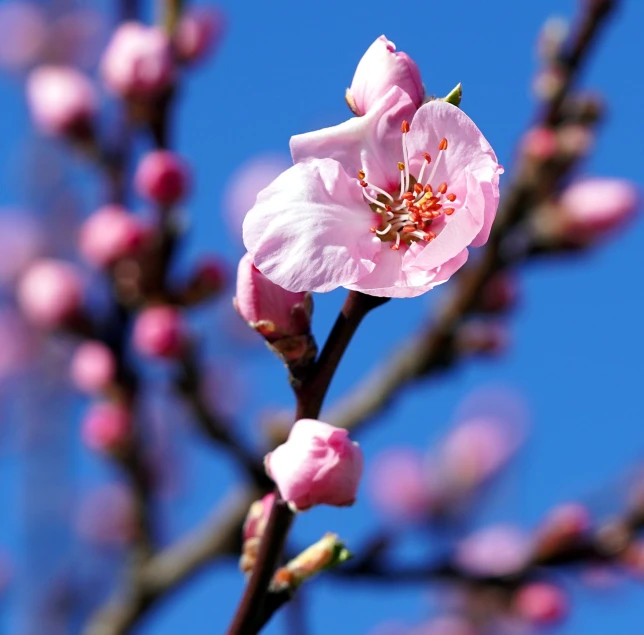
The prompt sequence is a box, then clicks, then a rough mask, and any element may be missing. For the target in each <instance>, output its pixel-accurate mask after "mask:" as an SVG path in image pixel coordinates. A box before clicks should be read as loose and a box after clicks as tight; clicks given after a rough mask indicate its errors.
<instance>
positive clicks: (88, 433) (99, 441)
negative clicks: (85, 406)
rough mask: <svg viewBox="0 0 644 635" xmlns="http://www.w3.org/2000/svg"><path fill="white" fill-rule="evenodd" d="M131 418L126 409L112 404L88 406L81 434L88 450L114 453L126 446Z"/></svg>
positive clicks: (103, 403) (104, 403)
mask: <svg viewBox="0 0 644 635" xmlns="http://www.w3.org/2000/svg"><path fill="white" fill-rule="evenodd" d="M131 425H132V417H131V414H130V412H129V410H128V409H127V408H125V407H124V406H122V405H120V404H116V403H112V402H102V403H96V404H93V405H92V406H90V408H89V410H88V411H87V412H86V413H85V418H84V419H83V423H82V429H81V434H82V437H83V441H84V443H85V445H87V447H88V448H90V449H92V450H96V451H97V452H114V451H116V450H118V449H120V448H122V447H123V446H124V445H126V444H127V442H128V439H129V436H130V431H131Z"/></svg>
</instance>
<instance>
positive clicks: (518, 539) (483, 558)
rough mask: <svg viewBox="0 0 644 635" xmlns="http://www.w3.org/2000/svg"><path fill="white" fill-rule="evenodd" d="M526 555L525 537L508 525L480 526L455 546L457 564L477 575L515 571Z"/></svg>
mask: <svg viewBox="0 0 644 635" xmlns="http://www.w3.org/2000/svg"><path fill="white" fill-rule="evenodd" d="M530 556H531V547H530V541H529V539H528V537H527V536H526V535H525V534H523V533H522V532H521V531H519V530H518V529H517V528H515V527H512V526H510V525H496V526H492V527H487V528H485V529H481V530H479V531H478V532H476V533H474V534H472V535H470V536H468V537H467V538H465V540H463V541H461V542H460V543H459V544H458V546H457V548H456V562H457V564H458V565H459V566H461V567H463V569H465V570H466V571H468V572H469V573H472V574H474V575H479V576H506V575H512V574H515V573H518V572H519V571H521V570H522V569H523V568H524V567H525V566H526V565H527V564H528V562H529V560H530Z"/></svg>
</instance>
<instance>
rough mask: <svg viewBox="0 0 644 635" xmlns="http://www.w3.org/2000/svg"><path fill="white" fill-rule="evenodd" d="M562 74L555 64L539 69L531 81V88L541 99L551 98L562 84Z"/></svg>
mask: <svg viewBox="0 0 644 635" xmlns="http://www.w3.org/2000/svg"><path fill="white" fill-rule="evenodd" d="M564 79H565V78H564V75H563V73H562V72H561V70H559V69H558V68H557V67H556V66H550V67H547V68H544V69H543V70H541V71H539V72H538V73H537V74H536V75H535V77H534V80H533V82H532V90H533V92H534V94H535V96H536V97H537V99H540V100H542V101H548V100H549V99H552V98H553V97H554V96H555V95H556V94H557V93H558V92H559V91H560V90H561V88H562V87H563V85H564Z"/></svg>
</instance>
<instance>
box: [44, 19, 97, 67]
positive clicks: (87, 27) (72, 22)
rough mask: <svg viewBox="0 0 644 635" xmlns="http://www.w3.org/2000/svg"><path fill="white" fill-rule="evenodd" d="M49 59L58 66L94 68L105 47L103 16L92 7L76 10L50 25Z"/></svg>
mask: <svg viewBox="0 0 644 635" xmlns="http://www.w3.org/2000/svg"><path fill="white" fill-rule="evenodd" d="M49 32H50V35H49V46H48V47H47V48H48V51H47V52H48V55H49V57H50V58H52V59H54V60H55V61H56V62H57V63H59V64H73V65H74V66H79V67H81V68H85V69H89V68H93V67H94V66H95V65H96V64H97V63H98V61H99V59H100V56H101V53H102V51H103V48H104V47H105V45H106V43H107V35H108V24H107V20H106V18H105V16H104V15H103V14H102V13H101V12H100V11H99V10H98V9H95V8H92V7H79V8H76V9H72V10H71V11H68V12H66V13H64V14H63V15H61V16H60V17H59V18H58V19H56V20H55V21H54V22H53V23H52V24H51V25H50V31H49Z"/></svg>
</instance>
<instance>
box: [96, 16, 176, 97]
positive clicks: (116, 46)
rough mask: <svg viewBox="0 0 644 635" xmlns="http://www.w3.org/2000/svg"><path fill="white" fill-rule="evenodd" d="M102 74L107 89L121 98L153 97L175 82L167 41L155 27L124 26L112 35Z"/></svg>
mask: <svg viewBox="0 0 644 635" xmlns="http://www.w3.org/2000/svg"><path fill="white" fill-rule="evenodd" d="M101 72H102V75H103V79H104V81H105V84H106V85H107V87H108V89H109V90H110V91H112V92H113V93H114V94H116V95H119V96H120V97H124V98H127V99H149V98H153V97H156V96H158V95H159V94H161V93H163V92H164V91H166V90H167V89H168V88H170V86H171V84H172V81H173V79H174V64H173V61H172V50H171V46H170V40H169V39H168V36H167V35H166V34H165V33H164V31H163V30H162V29H160V28H158V27H155V26H145V25H143V24H140V23H138V22H126V23H125V24H122V25H121V26H120V27H118V28H117V29H116V31H115V32H114V34H113V35H112V39H111V40H110V43H109V44H108V46H107V48H106V49H105V52H104V54H103V60H102V63H101Z"/></svg>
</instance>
